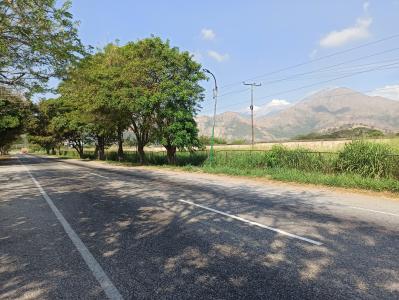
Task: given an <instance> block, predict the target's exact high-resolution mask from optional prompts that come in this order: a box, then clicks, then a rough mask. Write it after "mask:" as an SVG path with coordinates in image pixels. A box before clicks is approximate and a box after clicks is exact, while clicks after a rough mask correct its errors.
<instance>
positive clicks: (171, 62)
mask: <svg viewBox="0 0 399 300" xmlns="http://www.w3.org/2000/svg"><path fill="white" fill-rule="evenodd" d="M120 53H121V56H122V57H123V59H122V61H124V63H123V69H122V71H121V72H120V74H121V75H122V76H120V77H119V79H118V80H119V81H118V87H119V94H120V95H121V97H123V98H124V99H125V101H124V102H123V103H124V104H125V105H127V106H128V110H129V112H130V123H131V130H132V131H133V132H134V133H135V135H136V140H137V149H138V153H139V156H140V161H141V162H144V161H145V153H144V147H145V146H146V145H147V144H148V143H149V142H150V141H155V140H157V141H160V142H161V143H162V144H163V145H164V146H165V147H166V149H167V152H168V158H169V161H170V162H174V157H175V152H176V148H180V149H183V148H186V147H187V148H190V149H191V148H192V147H195V146H197V145H198V138H197V135H198V131H197V130H196V124H195V121H194V116H195V114H196V111H197V108H198V107H199V103H200V102H201V100H202V99H203V89H202V88H201V87H200V85H199V81H201V80H203V79H205V76H204V74H203V73H202V72H201V66H200V65H199V64H198V63H196V62H195V61H194V60H193V59H192V57H191V55H190V54H189V53H188V52H180V51H179V49H178V48H177V47H171V46H170V44H169V42H168V41H163V40H162V39H160V38H158V37H151V38H147V39H143V40H140V41H138V42H134V43H133V42H132V43H128V44H127V45H126V46H124V47H121V48H120Z"/></svg>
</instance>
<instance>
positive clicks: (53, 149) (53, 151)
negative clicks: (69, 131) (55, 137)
mask: <svg viewBox="0 0 399 300" xmlns="http://www.w3.org/2000/svg"><path fill="white" fill-rule="evenodd" d="M51 154H52V155H56V154H57V153H56V152H55V148H54V147H53V148H51Z"/></svg>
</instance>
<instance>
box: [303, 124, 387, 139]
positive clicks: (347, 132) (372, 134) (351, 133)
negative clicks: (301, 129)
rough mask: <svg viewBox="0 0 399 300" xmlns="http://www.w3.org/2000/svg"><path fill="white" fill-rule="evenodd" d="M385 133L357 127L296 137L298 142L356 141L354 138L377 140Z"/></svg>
mask: <svg viewBox="0 0 399 300" xmlns="http://www.w3.org/2000/svg"><path fill="white" fill-rule="evenodd" d="M383 136H384V133H383V132H382V131H380V130H377V129H370V128H367V127H355V128H348V129H340V130H337V131H330V132H312V133H309V134H305V135H299V136H297V137H296V139H298V140H315V139H323V140H328V139H346V138H349V139H354V138H377V137H383Z"/></svg>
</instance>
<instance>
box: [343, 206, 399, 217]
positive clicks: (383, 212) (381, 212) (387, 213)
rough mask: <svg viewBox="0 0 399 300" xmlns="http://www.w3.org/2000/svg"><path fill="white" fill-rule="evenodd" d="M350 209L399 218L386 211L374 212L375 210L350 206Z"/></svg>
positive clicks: (397, 215) (398, 215)
mask: <svg viewBox="0 0 399 300" xmlns="http://www.w3.org/2000/svg"><path fill="white" fill-rule="evenodd" d="M349 207H350V208H353V209H360V210H365V211H370V212H375V213H379V214H384V215H390V216H395V217H399V214H393V213H389V212H385V211H380V210H374V209H368V208H363V207H357V206H349Z"/></svg>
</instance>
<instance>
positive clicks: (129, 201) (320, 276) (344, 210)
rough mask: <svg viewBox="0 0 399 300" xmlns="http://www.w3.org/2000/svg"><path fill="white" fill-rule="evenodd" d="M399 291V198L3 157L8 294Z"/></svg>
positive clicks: (275, 295)
mask: <svg viewBox="0 0 399 300" xmlns="http://www.w3.org/2000/svg"><path fill="white" fill-rule="evenodd" d="M121 298H123V299H198V298H202V299H256V298H259V299H398V298H399V199H387V198H383V197H377V196H369V195H360V194H354V193H342V192H339V193H338V192H333V191H329V190H323V189H318V188H308V187H306V188H305V187H300V186H290V185H287V184H277V183H276V184H275V183H261V182H254V181H250V180H244V179H234V178H229V177H223V176H214V175H206V174H195V173H179V172H170V171H156V170H149V169H143V168H122V167H116V166H108V165H104V164H100V163H96V162H82V161H74V160H67V161H61V160H56V159H51V158H40V157H34V156H27V155H25V156H16V157H13V158H10V159H8V160H0V300H3V299H121Z"/></svg>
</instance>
